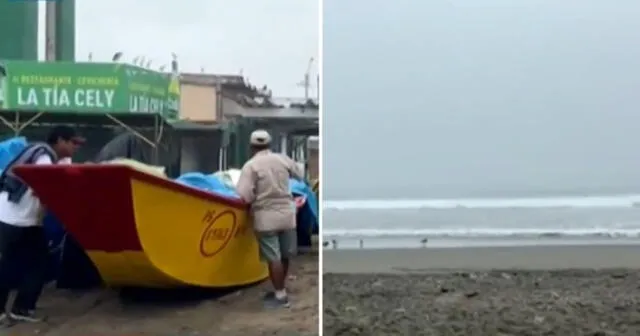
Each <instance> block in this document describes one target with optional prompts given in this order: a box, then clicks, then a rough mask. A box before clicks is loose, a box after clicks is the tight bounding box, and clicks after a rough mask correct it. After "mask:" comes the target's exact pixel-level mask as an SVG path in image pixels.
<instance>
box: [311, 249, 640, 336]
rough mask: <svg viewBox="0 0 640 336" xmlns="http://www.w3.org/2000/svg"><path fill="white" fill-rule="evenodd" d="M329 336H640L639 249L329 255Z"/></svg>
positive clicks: (326, 296) (326, 310)
mask: <svg viewBox="0 0 640 336" xmlns="http://www.w3.org/2000/svg"><path fill="white" fill-rule="evenodd" d="M323 270H324V272H325V274H324V293H323V303H324V317H323V318H324V321H323V322H324V335H416V336H418V335H464V336H468V335H478V336H482V335H487V336H489V335H491V336H526V335H532V336H533V335H558V336H573V335H576V336H577V335H590V336H608V335H618V336H620V335H640V290H639V289H640V246H594V247H587V246H581V247H522V248H506V247H501V248H465V249H419V250H355V251H346V250H345V251H340V250H336V251H326V252H325V253H324V268H323Z"/></svg>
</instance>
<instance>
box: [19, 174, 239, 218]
mask: <svg viewBox="0 0 640 336" xmlns="http://www.w3.org/2000/svg"><path fill="white" fill-rule="evenodd" d="M13 169H14V172H15V174H16V175H18V176H21V174H24V173H27V174H28V173H32V172H34V171H46V170H67V171H68V170H80V171H83V170H84V171H92V170H100V171H110V172H112V173H113V174H114V175H115V174H122V173H126V174H127V175H129V177H131V178H133V179H136V180H141V181H145V182H148V183H149V184H152V185H156V186H162V187H165V188H167V189H171V190H173V191H176V192H179V193H184V194H188V195H191V196H194V197H197V198H200V199H203V200H205V201H212V202H216V203H222V204H224V205H227V206H230V207H234V208H237V209H240V210H246V209H248V207H249V205H248V204H247V203H245V202H243V201H241V200H239V199H234V198H231V197H226V196H223V195H216V194H213V193H210V192H206V191H203V190H200V189H196V188H193V187H189V186H187V185H184V184H181V183H178V182H175V181H173V180H170V179H165V178H162V177H158V176H154V175H151V174H147V173H144V172H141V171H138V170H135V169H133V168H131V167H129V166H125V165H117V164H68V165H51V166H36V165H18V166H16V167H15V168H13ZM23 172H24V173H23Z"/></svg>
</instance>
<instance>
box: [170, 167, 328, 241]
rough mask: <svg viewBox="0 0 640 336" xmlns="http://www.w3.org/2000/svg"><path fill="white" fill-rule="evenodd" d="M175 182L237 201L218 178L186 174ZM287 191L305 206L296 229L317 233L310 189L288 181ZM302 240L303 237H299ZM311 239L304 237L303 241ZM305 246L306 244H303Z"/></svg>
mask: <svg viewBox="0 0 640 336" xmlns="http://www.w3.org/2000/svg"><path fill="white" fill-rule="evenodd" d="M176 182H178V183H182V184H184V185H188V186H190V187H193V188H197V189H201V190H204V191H207V192H210V193H214V194H218V195H222V196H226V197H229V198H234V199H239V198H240V196H238V193H237V192H236V190H235V189H233V188H232V187H229V186H228V185H227V184H225V183H224V182H223V181H222V180H221V179H220V178H219V177H218V176H215V175H206V174H202V173H196V172H193V173H186V174H183V175H181V176H180V177H178V178H177V179H176ZM289 189H290V190H291V193H292V194H293V195H294V196H304V197H305V199H306V202H305V205H304V206H303V207H302V208H301V209H300V210H299V211H298V217H297V219H298V228H299V229H300V231H301V232H306V234H307V235H311V234H312V233H318V200H317V198H316V194H315V193H314V192H313V190H312V189H311V187H310V186H309V185H308V184H307V183H305V182H302V181H298V180H294V179H290V180H289ZM299 238H303V237H299ZM310 239H311V237H308V239H307V238H306V237H304V241H306V240H309V242H310ZM305 245H306V244H305Z"/></svg>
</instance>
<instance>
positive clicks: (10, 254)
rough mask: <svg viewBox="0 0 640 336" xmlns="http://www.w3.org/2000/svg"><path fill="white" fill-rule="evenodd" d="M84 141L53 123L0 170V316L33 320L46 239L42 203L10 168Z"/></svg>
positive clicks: (56, 156)
mask: <svg viewBox="0 0 640 336" xmlns="http://www.w3.org/2000/svg"><path fill="white" fill-rule="evenodd" d="M82 143H84V138H81V137H79V136H78V135H77V134H76V132H75V130H74V129H73V128H71V127H68V126H57V127H55V128H53V129H52V130H51V132H50V133H49V136H48V138H47V142H46V143H34V144H30V145H29V146H28V147H27V148H26V149H25V150H24V151H23V152H22V153H21V154H20V155H18V157H17V158H15V159H14V160H13V161H12V162H11V163H10V164H9V166H8V167H7V168H6V169H5V171H4V172H3V173H2V175H0V255H1V257H0V307H2V310H1V311H0V321H9V320H11V321H24V322H39V321H42V318H39V317H37V316H36V315H35V307H36V302H37V301H38V299H39V297H40V294H41V292H42V287H43V285H44V278H45V272H46V265H47V257H48V243H47V240H46V237H45V233H44V230H43V227H42V217H43V215H44V209H43V207H42V205H41V204H40V201H39V200H38V198H37V197H36V195H34V193H33V190H31V188H29V187H28V186H27V185H26V184H25V183H23V182H22V181H21V180H20V179H18V178H17V177H16V176H15V175H13V173H12V172H11V167H13V166H15V165H17V164H36V165H51V164H54V162H58V161H59V160H62V159H65V158H70V157H71V156H72V155H73V154H74V153H75V151H76V150H77V149H78V147H79V146H80V145H81V144H82ZM16 265H19V267H17V269H18V273H19V274H18V275H19V281H18V282H17V284H18V295H17V296H16V299H15V301H14V302H13V306H12V307H11V308H10V309H9V312H8V313H5V309H6V305H7V301H8V297H9V292H10V291H11V288H12V287H13V286H14V285H15V280H16V274H13V273H15V271H16Z"/></svg>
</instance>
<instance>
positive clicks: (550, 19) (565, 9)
mask: <svg viewBox="0 0 640 336" xmlns="http://www.w3.org/2000/svg"><path fill="white" fill-rule="evenodd" d="M638 17H640V2H639V1H637V0H635V1H634V0H618V1H601V0H573V1H570V0H565V1H557V0H518V1H513V0H474V1H471V0H465V1H462V0H453V1H452V0H449V1H443V0H429V1H409V0H396V1H382V0H370V1H366V2H364V1H344V0H325V1H324V65H323V66H324V68H323V71H324V74H323V78H324V79H323V80H324V101H323V103H324V119H323V129H324V133H323V141H324V142H323V146H324V147H323V149H324V171H323V173H324V175H323V183H324V188H325V189H324V195H326V197H327V198H328V199H337V198H384V197H387V198H396V197H407V198H416V197H460V196H510V195H519V196H526V195H540V194H557V193H578V194H588V193H598V192H606V193H609V192H640V150H638V148H640V131H639V129H640V43H639V41H640V20H638ZM374 181H375V182H374Z"/></svg>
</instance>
